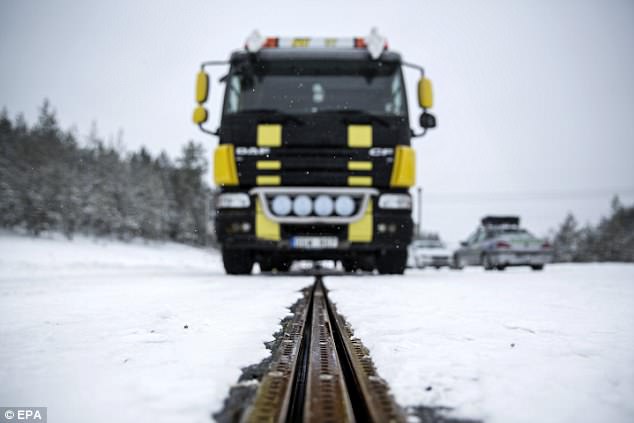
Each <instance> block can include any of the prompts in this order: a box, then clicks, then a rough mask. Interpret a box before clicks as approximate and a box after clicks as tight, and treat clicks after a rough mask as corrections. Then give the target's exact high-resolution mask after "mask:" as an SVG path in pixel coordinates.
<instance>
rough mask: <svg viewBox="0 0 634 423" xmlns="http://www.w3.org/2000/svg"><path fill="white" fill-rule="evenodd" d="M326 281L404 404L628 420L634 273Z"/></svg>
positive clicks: (568, 271) (633, 395) (424, 274)
mask: <svg viewBox="0 0 634 423" xmlns="http://www.w3.org/2000/svg"><path fill="white" fill-rule="evenodd" d="M325 283H326V285H327V286H328V288H329V289H331V290H332V293H331V298H333V300H334V301H335V302H336V303H337V305H338V309H339V311H340V312H341V313H343V314H344V315H345V316H346V317H347V318H348V321H349V322H350V323H351V324H352V326H353V327H354V329H355V333H356V335H357V336H359V337H360V338H361V339H362V340H363V342H364V344H365V345H366V346H367V347H368V348H369V349H370V352H371V354H372V357H373V359H374V362H375V363H376V365H377V367H378V371H379V373H380V374H381V376H383V377H384V378H385V379H387V381H388V382H389V383H390V385H391V387H392V389H393V392H394V394H395V395H396V398H397V400H398V401H399V403H401V404H403V405H407V406H415V405H420V404H424V405H427V406H445V407H452V408H454V411H453V412H452V413H451V415H453V416H456V417H469V418H479V419H483V420H485V421H486V422H488V423H497V422H535V421H539V422H542V423H544V422H593V423H594V422H598V421H606V422H608V421H609V422H631V421H634V403H632V399H634V337H633V334H634V265H620V264H604V265H598V264H595V265H592V264H591V265H557V266H555V265H553V266H550V267H547V268H546V270H545V271H544V272H531V271H530V270H524V269H510V270H509V271H506V272H485V271H483V270H481V269H467V271H464V272H455V271H440V272H434V271H413V272H411V273H408V274H407V275H406V276H405V277H397V276H395V277H374V278H355V277H344V278H326V281H325Z"/></svg>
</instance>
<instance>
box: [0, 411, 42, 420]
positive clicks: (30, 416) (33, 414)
mask: <svg viewBox="0 0 634 423" xmlns="http://www.w3.org/2000/svg"><path fill="white" fill-rule="evenodd" d="M0 409H1V410H2V413H1V414H0V423H4V422H41V423H45V422H46V407H24V408H17V407H10V408H9V407H7V408H4V407H2V408H0Z"/></svg>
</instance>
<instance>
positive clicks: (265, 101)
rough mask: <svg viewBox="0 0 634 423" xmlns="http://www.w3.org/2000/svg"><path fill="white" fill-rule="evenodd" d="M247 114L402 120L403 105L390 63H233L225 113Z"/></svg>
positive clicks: (399, 84) (394, 68) (399, 82)
mask: <svg viewBox="0 0 634 423" xmlns="http://www.w3.org/2000/svg"><path fill="white" fill-rule="evenodd" d="M249 111H253V112H277V113H286V114H310V113H321V112H344V113H345V112H356V113H367V114H374V115H384V116H386V115H387V116H390V115H391V116H406V115H407V105H406V99H405V92H404V89H403V77H402V74H401V71H400V67H399V66H398V65H397V64H395V63H381V62H361V61H359V62H351V61H347V62H343V61H342V62H332V61H330V62H323V61H321V62H315V61H296V60H293V61H271V62H258V63H256V64H254V65H246V64H241V65H240V66H239V65H234V67H233V68H232V70H231V72H230V74H229V77H228V80H227V91H226V95H225V104H224V112H225V114H232V113H240V112H249Z"/></svg>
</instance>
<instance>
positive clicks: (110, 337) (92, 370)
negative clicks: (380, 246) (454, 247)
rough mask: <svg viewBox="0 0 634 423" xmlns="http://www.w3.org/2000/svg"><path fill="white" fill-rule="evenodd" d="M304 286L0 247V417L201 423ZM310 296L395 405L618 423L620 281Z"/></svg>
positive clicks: (411, 281) (624, 350)
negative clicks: (39, 409)
mask: <svg viewBox="0 0 634 423" xmlns="http://www.w3.org/2000/svg"><path fill="white" fill-rule="evenodd" d="M311 282H312V278H311V277H308V276H294V277H290V276H287V277H230V276H226V275H224V272H223V271H222V267H221V264H220V259H219V256H218V255H217V254H216V253H214V252H213V250H209V249H196V248H192V247H187V246H183V245H177V244H169V243H167V244H160V243H143V242H132V243H121V242H116V241H95V240H93V239H88V238H81V237H80V238H77V239H75V240H74V241H72V242H69V241H66V240H64V239H62V238H59V237H57V238H56V237H50V238H46V239H42V238H40V239H33V238H29V237H25V236H18V235H12V234H9V233H0V380H2V381H3V383H2V384H0V403H1V404H0V405H3V406H4V405H29V406H47V407H48V413H49V416H50V418H51V421H55V422H57V421H63V422H70V423H72V422H83V421H94V422H110V421H112V420H113V418H112V416H116V419H114V420H116V421H121V422H139V421H153V422H158V423H161V422H181V421H182V422H207V421H209V420H210V414H211V413H212V412H215V411H218V410H219V409H220V407H221V406H222V402H223V400H224V398H225V397H226V395H227V393H228V390H229V388H230V386H231V385H232V384H233V383H235V381H236V380H237V379H238V376H239V374H240V368H241V367H244V366H247V365H249V364H253V363H257V362H259V361H260V360H261V359H262V358H264V357H265V356H266V355H267V354H268V352H267V350H266V349H265V348H264V345H263V342H265V341H268V340H271V339H272V334H273V333H274V332H275V331H276V330H277V329H278V328H279V321H280V319H281V318H283V317H284V316H285V315H286V314H287V313H288V307H289V306H290V305H291V304H293V302H295V301H296V299H297V298H299V296H300V294H299V289H301V288H302V287H304V286H307V285H309V284H310V283H311ZM325 283H326V285H327V287H328V288H329V289H331V297H332V298H333V300H334V301H335V302H336V303H337V305H338V308H339V311H340V312H342V313H343V314H344V315H345V316H346V317H347V319H348V320H349V321H350V323H351V324H352V325H353V327H354V329H355V333H356V335H357V336H359V337H360V338H361V339H362V340H363V342H364V344H365V345H366V346H367V347H368V348H369V349H370V351H371V354H372V357H373V360H374V362H375V364H376V365H377V367H378V371H379V373H380V375H381V376H383V377H384V378H385V379H386V380H387V381H388V382H389V383H390V385H391V387H392V389H393V392H394V394H395V396H396V399H397V401H398V402H399V403H401V404H402V405H405V406H415V405H426V406H439V407H440V406H442V407H451V408H453V411H451V412H450V414H451V415H452V416H456V417H465V418H479V419H483V420H485V421H486V422H488V423H496V422H509V421H512V422H520V423H522V422H534V421H540V422H546V423H547V422H572V421H574V422H596V421H610V422H621V421H622V422H626V421H627V422H629V421H634V403H632V401H631V400H632V399H633V398H634V337H633V334H634V265H625V264H601V265H599V264H589V265H552V266H547V267H546V269H545V271H543V272H532V271H530V270H527V269H523V268H519V269H508V270H507V271H506V272H485V271H483V270H481V269H479V268H468V269H466V270H465V271H462V272H458V271H449V270H441V271H435V270H411V271H408V272H407V274H406V275H405V276H404V277H401V276H374V277H367V276H364V277H353V276H345V277H332V276H327V277H325ZM185 325H187V326H188V327H187V329H185V327H184V326H185ZM430 388H431V389H430Z"/></svg>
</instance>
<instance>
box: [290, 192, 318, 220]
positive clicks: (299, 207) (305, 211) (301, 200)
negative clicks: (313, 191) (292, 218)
mask: <svg viewBox="0 0 634 423" xmlns="http://www.w3.org/2000/svg"><path fill="white" fill-rule="evenodd" d="M312 211H313V202H312V200H311V199H310V197H309V196H307V195H298V196H297V197H295V200H293V213H295V214H296V215H297V216H301V217H304V216H308V215H309V214H310V213H311V212H312Z"/></svg>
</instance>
